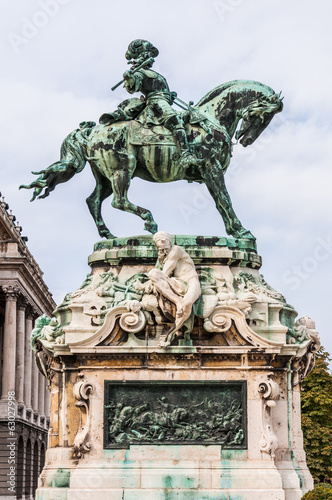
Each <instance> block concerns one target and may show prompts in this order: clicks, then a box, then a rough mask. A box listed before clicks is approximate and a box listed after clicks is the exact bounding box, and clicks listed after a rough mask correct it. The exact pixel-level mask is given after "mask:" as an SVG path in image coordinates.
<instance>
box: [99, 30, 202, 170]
mask: <svg viewBox="0 0 332 500" xmlns="http://www.w3.org/2000/svg"><path fill="white" fill-rule="evenodd" d="M158 54H159V51H158V49H157V48H156V47H154V46H153V45H152V43H150V42H148V41H147V40H140V39H138V40H134V41H133V42H131V43H130V44H129V46H128V50H127V52H126V59H128V61H129V63H128V64H131V65H132V66H131V69H130V70H129V71H126V72H125V73H124V75H123V80H124V86H125V88H126V90H127V91H128V92H129V93H130V94H134V93H135V92H142V94H143V95H144V98H145V100H144V107H145V108H147V109H146V112H147V115H150V116H151V113H152V115H153V120H154V121H155V123H157V124H160V125H164V126H165V127H166V128H167V129H168V130H170V131H171V132H172V134H173V136H174V138H175V140H176V143H177V145H178V147H179V150H180V154H181V156H180V162H181V163H182V164H183V165H193V164H194V165H197V164H198V163H199V160H198V159H197V158H196V156H195V155H194V154H193V153H191V152H190V150H189V145H188V140H187V135H186V132H185V128H184V123H183V120H182V117H181V115H179V114H178V113H177V112H176V111H175V110H174V109H173V108H172V104H173V101H174V98H175V97H176V94H175V93H174V92H171V91H170V89H169V86H168V83H167V81H166V79H165V78H164V77H163V76H162V75H160V74H159V73H157V72H156V71H154V70H152V69H151V67H152V65H153V63H154V59H153V58H155V57H157V56H158ZM148 59H151V61H150V62H148V63H147V64H146V65H144V67H142V68H141V69H139V70H138V71H135V72H133V70H135V69H136V68H137V67H138V66H140V65H141V64H142V63H144V61H147V60H148ZM132 104H133V103H132ZM137 110H138V111H139V112H140V111H141V110H142V106H138V107H137ZM134 113H135V111H134V110H133V107H132V105H131V103H130V100H126V101H124V102H123V103H121V104H120V106H119V107H118V110H117V111H115V112H113V113H106V114H104V115H102V116H101V118H100V120H99V121H100V123H101V124H104V125H109V124H110V123H114V122H116V121H122V120H129V119H132V118H136V116H137V115H136V116H134Z"/></svg>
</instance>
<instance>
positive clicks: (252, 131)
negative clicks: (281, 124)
mask: <svg viewBox="0 0 332 500" xmlns="http://www.w3.org/2000/svg"><path fill="white" fill-rule="evenodd" d="M280 94H281V92H280V93H279V94H273V95H272V96H266V95H263V96H261V97H258V98H257V99H255V100H254V101H252V102H251V103H250V104H249V106H247V107H246V108H244V109H243V110H241V111H240V116H241V118H242V123H241V127H240V129H239V130H238V131H237V132H236V134H235V138H236V139H237V140H239V139H240V144H242V146H244V147H246V146H249V145H250V144H252V143H253V142H254V141H255V140H256V139H257V137H259V136H260V134H261V133H262V132H263V130H264V129H265V128H266V127H267V126H268V124H269V123H270V121H271V120H272V118H273V117H274V115H275V114H276V113H280V111H282V108H283V103H282V99H283V98H281V99H280Z"/></svg>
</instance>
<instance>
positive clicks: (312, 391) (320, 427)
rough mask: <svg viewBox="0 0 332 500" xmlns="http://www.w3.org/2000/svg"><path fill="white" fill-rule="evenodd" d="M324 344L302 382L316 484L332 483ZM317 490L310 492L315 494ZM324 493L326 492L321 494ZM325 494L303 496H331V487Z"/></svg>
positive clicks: (330, 389)
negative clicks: (313, 365)
mask: <svg viewBox="0 0 332 500" xmlns="http://www.w3.org/2000/svg"><path fill="white" fill-rule="evenodd" d="M329 356H330V355H329V353H327V352H326V351H325V350H324V348H323V347H321V348H320V350H319V351H318V353H317V357H316V364H315V367H314V369H313V371H312V372H311V373H310V375H309V376H308V377H307V378H306V379H305V380H304V382H303V392H302V430H303V438H304V449H305V451H306V455H307V464H308V467H309V470H310V472H311V474H312V476H313V478H314V481H315V482H317V483H330V484H332V374H331V372H330V371H329V367H328V363H329V361H331V359H330V357H329ZM315 492H316V489H315V490H314V491H312V492H310V493H313V494H314V493H315ZM324 495H325V493H324ZM326 495H330V496H313V497H305V498H308V499H309V498H310V499H312V500H314V499H316V498H317V499H318V498H319V499H325V498H326V499H327V498H331V499H332V490H330V489H327V490H326Z"/></svg>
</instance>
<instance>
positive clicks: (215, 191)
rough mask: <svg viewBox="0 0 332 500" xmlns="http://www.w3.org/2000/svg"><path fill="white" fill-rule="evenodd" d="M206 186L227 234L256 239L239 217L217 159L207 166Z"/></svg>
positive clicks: (205, 173) (205, 174)
mask: <svg viewBox="0 0 332 500" xmlns="http://www.w3.org/2000/svg"><path fill="white" fill-rule="evenodd" d="M204 177H205V183H206V186H207V188H208V190H209V192H210V194H211V196H212V198H213V199H214V201H215V204H216V207H217V210H218V212H219V213H220V215H221V216H222V218H223V221H224V223H225V228H226V232H227V234H230V235H231V236H234V237H235V238H247V239H250V240H255V239H256V238H255V236H254V235H253V234H252V233H251V232H250V231H248V229H245V228H244V227H243V226H242V224H241V222H240V221H239V219H238V218H237V216H236V214H235V212H234V210H233V206H232V202H231V198H230V196H229V194H228V191H227V189H226V185H225V179H224V174H223V171H222V167H221V164H220V163H219V161H217V160H215V161H214V162H213V163H211V164H208V165H207V166H206V170H205V172H204Z"/></svg>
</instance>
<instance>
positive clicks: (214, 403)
mask: <svg viewBox="0 0 332 500" xmlns="http://www.w3.org/2000/svg"><path fill="white" fill-rule="evenodd" d="M104 418H105V422H104V448H105V449H107V448H111V449H114V448H129V446H130V445H131V444H160V443H162V444H173V445H175V444H218V445H221V446H222V448H230V449H245V448H246V442H247V439H246V434H247V430H246V420H247V419H246V385H245V383H244V382H222V383H221V382H218V383H211V382H209V383H202V382H195V383H192V384H191V383H188V382H187V383H185V384H184V383H172V384H168V383H167V384H166V383H159V384H158V383H154V384H151V383H144V382H143V383H142V382H141V383H134V382H127V383H125V384H124V383H116V382H111V381H107V382H106V383H105V417H104Z"/></svg>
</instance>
